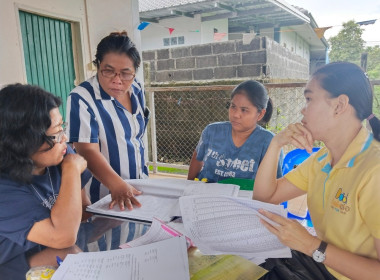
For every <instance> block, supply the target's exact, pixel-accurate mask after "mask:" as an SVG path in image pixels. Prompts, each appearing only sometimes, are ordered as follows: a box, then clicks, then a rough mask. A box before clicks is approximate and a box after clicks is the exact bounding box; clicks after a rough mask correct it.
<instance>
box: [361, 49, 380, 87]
mask: <svg viewBox="0 0 380 280" xmlns="http://www.w3.org/2000/svg"><path fill="white" fill-rule="evenodd" d="M364 51H365V52H366V53H367V54H368V58H367V73H368V76H369V78H370V79H371V80H378V79H380V46H374V47H367V48H365V50H364Z"/></svg>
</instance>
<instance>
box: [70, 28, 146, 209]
mask: <svg viewBox="0 0 380 280" xmlns="http://www.w3.org/2000/svg"><path fill="white" fill-rule="evenodd" d="M140 61H141V59H140V55H139V53H138V51H137V49H136V47H135V45H134V44H133V42H132V41H131V39H130V38H129V37H128V35H127V33H126V32H113V33H111V34H110V35H108V36H107V37H105V38H103V39H102V40H101V41H100V43H99V44H98V46H97V52H96V55H95V60H94V61H93V62H94V64H95V66H96V68H97V73H96V75H95V76H93V77H92V78H90V79H89V80H87V81H85V82H83V83H82V84H80V85H79V86H77V87H76V88H74V89H73V90H72V92H71V93H70V96H69V98H68V100H67V123H68V137H69V142H73V143H74V146H75V149H76V151H77V152H78V153H79V154H80V155H82V156H83V157H84V158H85V159H86V160H87V162H88V168H89V169H90V170H91V172H92V174H93V175H94V178H93V179H92V181H91V184H90V186H89V193H90V198H91V202H93V203H94V202H96V201H98V200H99V199H100V198H102V197H104V196H105V195H107V194H109V193H111V196H112V202H111V203H110V208H112V207H113V206H114V205H115V204H117V205H119V207H120V209H124V207H126V208H128V209H132V208H133V206H132V205H133V204H134V205H135V206H140V203H139V202H138V200H137V199H136V198H135V195H138V194H139V192H138V191H137V190H136V189H135V188H133V187H132V186H131V185H129V184H128V183H126V182H125V181H124V180H125V179H139V178H146V177H147V176H148V169H147V165H146V161H145V158H144V152H145V146H144V143H143V136H144V133H145V129H146V125H147V122H148V114H149V110H148V109H147V108H146V107H145V99H144V92H143V90H142V87H141V84H140V83H139V82H138V81H137V80H136V79H135V76H136V71H137V69H138V67H139V66H140ZM86 188H87V186H86Z"/></svg>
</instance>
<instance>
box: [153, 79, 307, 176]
mask: <svg viewBox="0 0 380 280" xmlns="http://www.w3.org/2000/svg"><path fill="white" fill-rule="evenodd" d="M265 86H266V88H267V90H268V93H269V96H270V97H271V98H272V101H273V104H274V112H273V115H272V119H271V121H270V123H269V126H268V129H269V130H271V131H273V132H277V131H279V130H281V129H282V128H283V127H286V126H287V125H288V124H289V123H292V122H296V121H299V120H300V119H301V115H300V111H301V108H302V106H303V105H304V97H303V88H304V86H305V83H291V84H290V83H289V84H265ZM234 87H235V86H234V85H228V86H189V87H154V88H153V87H151V88H146V93H147V95H148V106H149V108H150V109H151V112H152V117H151V120H150V124H149V126H150V129H149V131H148V139H149V142H150V145H149V155H150V159H149V165H152V166H153V172H156V171H157V166H165V167H174V168H179V169H188V165H189V163H190V159H191V156H192V154H193V151H194V149H195V147H196V145H197V143H198V140H199V137H200V135H201V133H202V131H203V129H204V128H205V127H206V125H208V124H209V123H212V122H217V121H226V120H228V109H227V103H228V102H229V100H230V94H231V91H232V89H233V88H234Z"/></svg>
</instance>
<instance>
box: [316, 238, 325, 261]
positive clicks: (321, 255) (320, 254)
mask: <svg viewBox="0 0 380 280" xmlns="http://www.w3.org/2000/svg"><path fill="white" fill-rule="evenodd" d="M326 247H327V243H326V242H325V241H323V240H322V241H321V244H320V245H319V248H318V249H317V250H315V251H314V252H313V260H315V261H316V262H319V263H321V262H324V260H325V259H326V253H325V251H326Z"/></svg>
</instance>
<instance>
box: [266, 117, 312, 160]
mask: <svg viewBox="0 0 380 280" xmlns="http://www.w3.org/2000/svg"><path fill="white" fill-rule="evenodd" d="M272 141H274V142H275V143H276V144H277V145H278V146H279V147H283V146H285V145H287V144H292V145H294V146H296V147H297V148H300V149H305V150H307V151H308V153H311V152H312V149H313V142H314V140H313V137H312V135H311V133H310V131H309V130H308V129H307V128H306V127H304V126H303V125H302V123H294V124H290V125H289V126H288V127H287V128H285V129H283V130H282V131H280V132H279V133H278V134H277V135H275V136H274V137H273V140H272Z"/></svg>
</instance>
